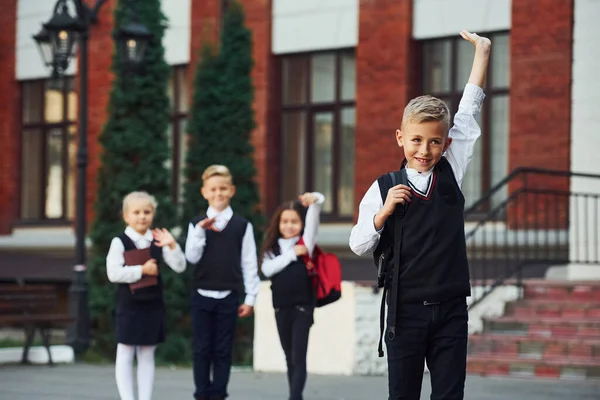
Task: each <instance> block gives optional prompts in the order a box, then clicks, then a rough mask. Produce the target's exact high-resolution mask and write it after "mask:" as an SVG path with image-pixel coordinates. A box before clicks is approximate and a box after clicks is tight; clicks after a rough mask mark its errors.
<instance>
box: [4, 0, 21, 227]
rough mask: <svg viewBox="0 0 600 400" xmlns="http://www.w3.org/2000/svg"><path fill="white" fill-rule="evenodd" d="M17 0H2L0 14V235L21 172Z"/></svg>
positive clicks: (13, 213) (14, 206)
mask: <svg viewBox="0 0 600 400" xmlns="http://www.w3.org/2000/svg"><path fill="white" fill-rule="evenodd" d="M16 17H17V0H7V1H4V2H2V12H1V13H0V60H2V62H0V104H2V107H0V143H1V149H2V150H1V151H2V155H1V156H0V235H3V234H9V233H10V232H11V229H12V225H13V223H14V222H15V221H16V219H17V218H18V215H19V206H18V201H19V196H20V194H19V188H20V184H19V181H20V171H21V165H20V162H21V156H20V154H21V146H20V145H21V132H20V131H19V126H20V122H19V119H20V115H21V109H20V104H21V101H20V95H19V93H20V91H19V85H18V83H17V80H16V78H15V72H16V71H15V68H16V60H15V51H16V49H15V41H16V32H17V27H16Z"/></svg>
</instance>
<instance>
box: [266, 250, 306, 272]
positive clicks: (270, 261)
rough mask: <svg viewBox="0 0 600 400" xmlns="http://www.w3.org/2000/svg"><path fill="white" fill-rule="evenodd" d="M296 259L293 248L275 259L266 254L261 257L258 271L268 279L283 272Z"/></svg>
mask: <svg viewBox="0 0 600 400" xmlns="http://www.w3.org/2000/svg"><path fill="white" fill-rule="evenodd" d="M297 259H298V258H297V257H296V252H295V251H294V248H293V247H292V248H290V249H288V251H286V252H284V253H283V254H280V255H278V256H276V257H272V255H271V254H270V253H268V254H265V256H264V257H263V261H262V265H261V266H260V269H261V271H262V273H263V275H264V276H266V277H267V278H270V277H272V276H273V275H276V274H278V273H280V272H281V271H283V270H284V269H285V268H286V267H287V266H288V265H290V263H291V262H293V261H296V260H297Z"/></svg>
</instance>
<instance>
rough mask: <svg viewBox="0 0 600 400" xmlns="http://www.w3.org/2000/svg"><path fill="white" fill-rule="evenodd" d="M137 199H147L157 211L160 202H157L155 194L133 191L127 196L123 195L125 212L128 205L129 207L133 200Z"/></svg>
mask: <svg viewBox="0 0 600 400" xmlns="http://www.w3.org/2000/svg"><path fill="white" fill-rule="evenodd" d="M135 200H146V201H147V202H148V204H150V205H151V206H152V209H153V210H154V211H156V207H158V203H157V202H156V199H155V198H154V196H152V195H150V194H148V193H146V192H131V193H129V194H128V195H127V196H125V197H123V212H127V207H129V205H130V204H131V202H132V201H135Z"/></svg>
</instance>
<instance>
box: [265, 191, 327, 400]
mask: <svg viewBox="0 0 600 400" xmlns="http://www.w3.org/2000/svg"><path fill="white" fill-rule="evenodd" d="M313 194H314V195H315V196H316V197H317V201H316V202H315V203H314V204H311V205H310V206H309V207H308V210H307V212H306V217H305V224H304V233H303V235H302V240H303V242H304V245H305V246H306V248H307V249H308V253H309V255H312V254H313V251H314V248H315V244H316V239H317V232H318V228H319V214H320V212H321V206H322V204H323V202H324V200H325V198H324V196H323V195H322V194H321V193H316V192H315V193H313ZM299 240H300V236H296V237H293V238H288V239H283V238H280V239H278V244H279V249H280V251H279V253H278V254H273V253H271V252H268V253H267V254H265V255H264V260H263V263H262V266H261V270H262V272H263V274H264V275H265V276H266V277H267V278H270V279H271V292H272V296H273V308H274V309H275V321H276V324H277V331H278V333H279V340H280V342H281V347H282V348H283V352H284V354H285V358H286V364H287V378H288V384H289V391H290V397H289V400H302V392H303V391H304V386H305V384H306V352H307V350H308V336H309V332H310V327H311V326H312V324H313V311H314V308H315V300H316V298H315V293H314V290H313V287H312V283H311V278H310V276H309V273H308V270H307V269H306V264H305V262H304V260H303V257H298V256H296V252H295V250H294V246H295V245H296V244H298V241H299Z"/></svg>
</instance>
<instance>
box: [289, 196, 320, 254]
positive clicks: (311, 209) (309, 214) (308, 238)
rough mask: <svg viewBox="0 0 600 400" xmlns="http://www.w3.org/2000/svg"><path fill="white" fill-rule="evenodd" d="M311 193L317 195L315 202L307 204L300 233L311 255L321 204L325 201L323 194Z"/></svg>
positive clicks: (315, 240)
mask: <svg viewBox="0 0 600 400" xmlns="http://www.w3.org/2000/svg"><path fill="white" fill-rule="evenodd" d="M313 195H315V196H316V197H317V201H316V203H313V204H311V205H310V206H308V210H307V211H306V218H305V224H304V234H303V235H302V240H303V241H304V246H306V248H307V249H308V254H309V255H310V256H312V254H313V251H314V249H315V244H316V243H317V234H318V232H319V223H320V216H321V206H322V205H323V203H324V202H325V196H323V195H322V194H321V193H318V192H313ZM294 255H295V253H294Z"/></svg>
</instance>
